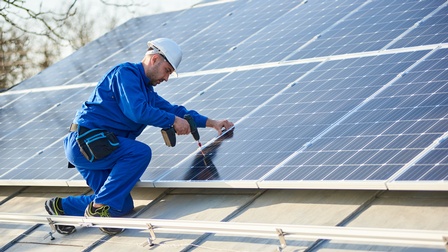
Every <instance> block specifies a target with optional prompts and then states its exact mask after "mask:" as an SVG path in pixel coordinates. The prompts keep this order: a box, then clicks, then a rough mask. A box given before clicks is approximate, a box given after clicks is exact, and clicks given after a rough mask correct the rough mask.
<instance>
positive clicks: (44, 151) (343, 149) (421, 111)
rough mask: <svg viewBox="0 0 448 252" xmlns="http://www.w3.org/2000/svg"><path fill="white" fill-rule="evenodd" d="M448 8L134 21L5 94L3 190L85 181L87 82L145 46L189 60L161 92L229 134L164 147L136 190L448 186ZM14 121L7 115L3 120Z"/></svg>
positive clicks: (213, 11) (153, 139) (221, 12)
mask: <svg viewBox="0 0 448 252" xmlns="http://www.w3.org/2000/svg"><path fill="white" fill-rule="evenodd" d="M447 5H448V4H447V2H446V1H404V2H403V1H365V2H363V1H355V2H353V1H348V0H347V1H345V0H344V1H338V2H337V3H335V2H334V1H276V2H272V1H249V2H246V1H233V2H224V3H219V4H214V5H205V6H202V7H195V8H191V9H188V10H184V11H178V12H171V13H164V14H158V15H152V16H146V17H140V18H136V19H132V20H130V21H129V22H127V23H125V24H123V25H122V26H120V27H118V28H117V29H115V30H114V31H112V32H110V33H108V34H106V35H104V36H103V37H101V38H99V39H98V40H96V41H93V42H91V43H90V44H88V45H87V46H85V47H83V48H81V49H80V50H78V51H77V52H76V53H74V54H73V55H71V56H69V57H68V58H66V59H64V60H62V61H61V62H58V63H57V64H55V65H54V66H52V67H50V68H48V69H47V70H45V71H43V72H42V73H40V74H39V75H36V76H34V77H33V78H30V79H28V80H26V81H24V82H23V83H21V84H20V85H18V86H17V87H15V88H13V89H12V90H10V91H7V92H5V93H2V94H0V97H1V98H0V118H1V120H0V151H1V152H0V153H1V154H0V163H1V165H0V183H1V184H24V185H28V184H33V185H34V184H42V185H55V184H57V185H83V179H82V178H81V176H80V175H79V174H78V173H77V171H76V169H67V168H66V166H67V161H66V160H65V156H64V151H63V148H62V139H63V137H64V136H65V134H66V133H67V129H68V126H69V125H70V123H71V121H72V119H73V116H74V114H75V112H76V110H77V109H78V108H79V107H80V106H81V104H82V103H83V102H84V101H85V100H86V99H87V98H88V97H89V95H90V92H91V91H92V90H93V86H94V85H95V82H97V81H98V80H99V79H100V78H101V77H102V75H104V74H105V73H106V71H107V70H108V69H110V68H111V67H112V66H114V65H115V64H118V63H121V62H124V61H134V62H138V61H140V60H141V58H142V57H143V54H144V51H145V49H146V42H147V41H148V40H150V39H153V38H156V37H170V38H172V39H174V40H175V41H177V42H178V43H179V44H180V45H181V47H182V48H183V51H184V58H183V62H182V63H181V65H180V74H179V77H178V78H173V79H171V80H170V81H169V82H168V83H165V84H162V85H159V86H158V87H157V88H156V91H157V92H158V93H159V94H160V95H162V96H163V97H164V98H165V99H167V100H169V101H171V102H172V103H175V104H182V105H185V106H186V107H187V108H189V109H195V110H198V111H200V112H201V113H202V114H204V115H207V116H209V117H211V118H216V119H219V118H228V119H230V120H231V121H233V122H235V123H236V126H235V130H234V131H231V132H228V133H226V134H225V135H223V136H221V137H219V138H217V136H216V132H215V131H214V130H211V129H199V133H200V134H201V141H202V142H203V144H204V149H203V152H204V155H202V153H201V152H200V151H199V149H198V146H197V145H196V144H195V142H194V140H193V138H192V137H191V136H177V140H178V141H177V145H176V147H174V148H169V147H167V146H165V144H164V142H163V139H162V136H161V134H160V129H158V128H154V127H148V128H147V129H146V130H145V131H144V132H143V134H142V135H141V136H140V137H139V138H138V140H140V141H142V142H145V143H147V144H148V145H150V146H151V149H152V152H153V158H152V161H151V163H150V165H149V167H148V169H147V171H146V172H145V173H144V174H143V176H142V177H141V183H140V185H142V186H156V187H167V186H175V187H176V186H177V187H197V186H199V187H253V188H272V187H274V188H337V189H341V188H356V189H365V188H370V189H386V188H389V189H412V188H422V187H423V186H422V183H424V184H425V185H427V183H432V184H431V185H432V186H431V187H428V188H431V189H435V190H448V187H447V186H446V185H447V183H446V180H447V176H448V175H447V172H446V170H447V169H446V168H447V167H446V166H447V165H448V164H447V158H446V156H447V155H446V154H447V150H448V149H447V147H446V146H447V144H446V141H444V140H445V138H446V137H447V134H448V133H446V132H447V131H448V129H447V128H448V123H447V113H448V108H447V106H448V103H447V100H448V99H447V98H446V97H448V96H447V91H448V88H447V83H448V75H447V69H448V65H447V64H448V63H447V62H448V60H447V51H448V49H447V48H448V44H447V42H446V36H444V35H446V28H445V27H446V25H445V24H446V21H447V19H446V11H447ZM11 118H14V120H12V119H11Z"/></svg>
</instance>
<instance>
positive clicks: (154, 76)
mask: <svg viewBox="0 0 448 252" xmlns="http://www.w3.org/2000/svg"><path fill="white" fill-rule="evenodd" d="M152 63H153V64H152V66H151V68H150V69H149V71H148V72H147V73H146V75H147V76H148V78H149V80H150V84H151V85H152V86H154V87H155V86H157V85H158V84H160V83H162V82H163V81H168V78H169V77H170V75H171V74H172V73H173V71H174V69H173V67H172V66H171V65H170V63H168V61H166V60H165V58H164V57H163V56H162V55H159V54H156V55H154V56H153V61H152Z"/></svg>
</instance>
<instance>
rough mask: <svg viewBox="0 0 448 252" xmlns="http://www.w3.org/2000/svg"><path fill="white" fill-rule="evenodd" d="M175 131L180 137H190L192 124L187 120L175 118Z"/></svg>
mask: <svg viewBox="0 0 448 252" xmlns="http://www.w3.org/2000/svg"><path fill="white" fill-rule="evenodd" d="M173 127H174V130H175V131H176V134H178V135H188V134H190V124H189V123H188V121H187V120H185V119H183V118H180V117H178V116H176V117H175V118H174V124H173Z"/></svg>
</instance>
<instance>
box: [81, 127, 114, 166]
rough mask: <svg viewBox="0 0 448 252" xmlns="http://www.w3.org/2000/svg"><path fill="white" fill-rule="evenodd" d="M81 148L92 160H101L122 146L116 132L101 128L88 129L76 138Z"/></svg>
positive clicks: (85, 155) (87, 157) (88, 158)
mask: <svg viewBox="0 0 448 252" xmlns="http://www.w3.org/2000/svg"><path fill="white" fill-rule="evenodd" d="M76 142H78V145H79V149H80V150H81V153H82V154H83V155H84V157H85V158H86V159H87V160H89V161H90V162H94V161H96V160H100V159H102V158H105V157H106V156H108V155H109V154H111V153H112V152H113V151H114V150H116V149H117V148H118V147H119V146H120V142H119V141H118V138H117V137H116V136H115V134H114V133H112V132H108V131H106V130H101V129H92V130H88V131H86V132H85V133H83V134H80V135H79V136H78V137H77V138H76Z"/></svg>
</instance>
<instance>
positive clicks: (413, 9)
mask: <svg viewBox="0 0 448 252" xmlns="http://www.w3.org/2000/svg"><path fill="white" fill-rule="evenodd" d="M443 2H444V1H443V0H440V1H432V0H427V1H420V0H413V1H399V0H396V1H372V2H370V3H368V4H367V5H365V6H363V7H362V8H360V9H359V10H357V11H356V12H354V13H353V14H352V15H351V16H350V17H348V18H347V19H346V20H344V21H343V22H341V23H339V24H338V25H337V26H336V27H334V28H332V29H331V30H329V31H327V32H325V33H323V34H322V35H321V36H320V37H319V38H318V39H317V40H316V41H314V42H313V43H311V44H309V45H308V46H307V47H305V48H303V49H301V50H300V51H299V52H298V53H297V54H296V55H294V56H292V57H291V58H290V59H303V58H312V57H321V56H326V55H337V54H346V53H355V52H365V51H374V50H380V49H382V48H383V47H384V46H386V45H387V44H388V43H389V42H391V41H392V40H394V39H395V38H397V37H398V36H399V35H400V34H402V33H403V32H405V31H406V30H407V29H408V28H410V27H412V26H413V25H414V24H415V23H417V22H418V21H419V20H421V19H422V18H423V17H425V16H426V15H427V14H429V13H430V12H431V11H433V10H434V9H436V8H437V7H438V6H439V5H441V4H442V3H443Z"/></svg>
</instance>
